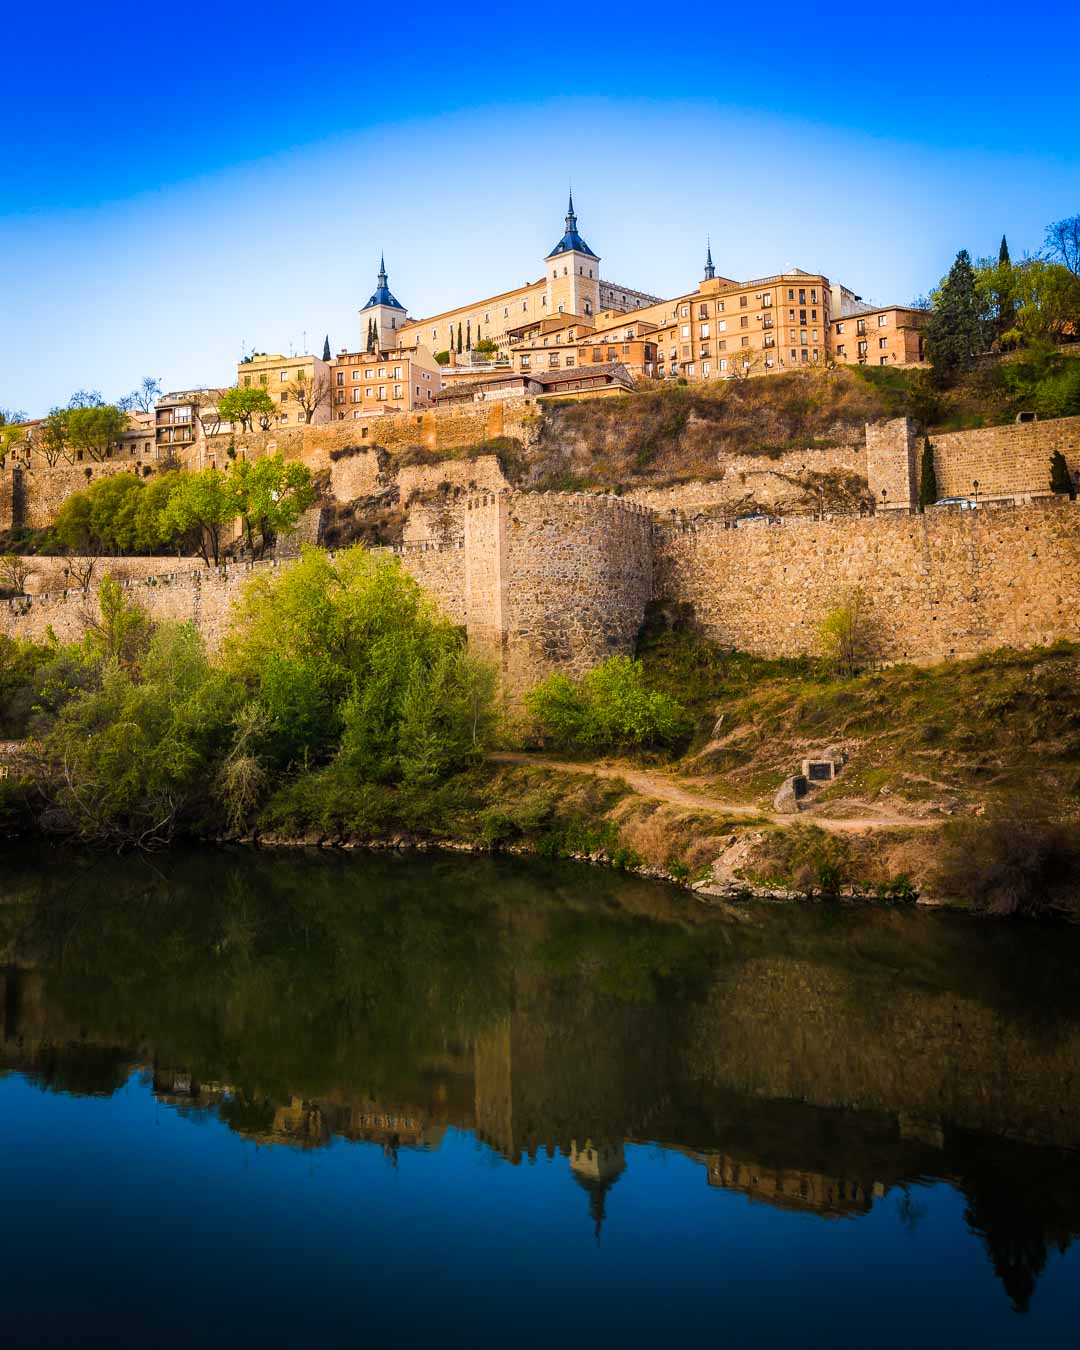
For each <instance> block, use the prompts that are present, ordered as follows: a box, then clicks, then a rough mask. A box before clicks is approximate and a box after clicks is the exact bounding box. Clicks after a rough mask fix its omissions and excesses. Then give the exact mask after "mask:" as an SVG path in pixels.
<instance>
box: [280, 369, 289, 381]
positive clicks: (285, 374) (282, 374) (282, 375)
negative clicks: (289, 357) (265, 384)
mask: <svg viewBox="0 0 1080 1350" xmlns="http://www.w3.org/2000/svg"><path fill="white" fill-rule="evenodd" d="M288 378H289V372H288V371H287V370H279V371H278V379H279V380H280V381H281V383H282V384H284V383H285V381H286V380H287V379H288Z"/></svg>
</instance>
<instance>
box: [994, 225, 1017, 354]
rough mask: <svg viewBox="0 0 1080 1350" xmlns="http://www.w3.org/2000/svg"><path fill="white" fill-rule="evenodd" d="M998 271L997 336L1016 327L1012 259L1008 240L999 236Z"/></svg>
mask: <svg viewBox="0 0 1080 1350" xmlns="http://www.w3.org/2000/svg"><path fill="white" fill-rule="evenodd" d="M998 273H999V275H1000V278H1001V279H1000V282H999V286H998V293H997V311H998V319H997V331H998V337H1000V336H1001V334H1002V333H1007V332H1008V331H1009V329H1010V328H1015V327H1016V301H1015V300H1014V299H1013V288H1012V259H1011V258H1010V257H1009V241H1008V240H1007V239H1006V238H1005V236H1004V235H1002V236H1001V247H1000V248H999V249H998Z"/></svg>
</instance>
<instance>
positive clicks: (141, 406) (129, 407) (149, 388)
mask: <svg viewBox="0 0 1080 1350" xmlns="http://www.w3.org/2000/svg"><path fill="white" fill-rule="evenodd" d="M160 397H161V381H160V380H155V379H154V377H153V376H152V375H144V376H143V378H142V381H141V383H140V384H139V387H138V389H133V390H132V391H131V393H130V394H125V395H124V397H123V398H122V399H120V400H119V402H118V403H117V405H116V406H117V407H118V408H119V409H120V410H121V412H136V411H138V412H144V413H148V412H150V411H152V409H153V407H154V404H155V403H156V402H157V401H158V399H159V398H160Z"/></svg>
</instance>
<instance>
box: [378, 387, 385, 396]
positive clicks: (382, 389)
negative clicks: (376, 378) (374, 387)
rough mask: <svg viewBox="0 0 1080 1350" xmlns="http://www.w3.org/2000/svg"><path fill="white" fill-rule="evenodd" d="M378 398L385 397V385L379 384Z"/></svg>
mask: <svg viewBox="0 0 1080 1350" xmlns="http://www.w3.org/2000/svg"><path fill="white" fill-rule="evenodd" d="M379 397H380V398H385V397H386V385H385V384H380V385H379Z"/></svg>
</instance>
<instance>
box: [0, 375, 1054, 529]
mask: <svg viewBox="0 0 1080 1350" xmlns="http://www.w3.org/2000/svg"><path fill="white" fill-rule="evenodd" d="M540 419H541V405H540V404H538V403H537V401H536V400H535V399H532V398H525V397H521V398H513V399H505V400H500V401H498V402H491V403H486V402H481V403H464V404H459V405H454V406H451V407H447V408H437V409H430V410H428V411H424V412H420V411H417V412H414V413H396V414H392V415H391V414H387V415H381V416H375V415H368V416H365V417H362V418H360V419H358V420H355V421H353V420H348V421H341V422H327V423H322V424H318V425H315V424H313V425H311V426H296V427H275V428H273V429H272V430H270V431H251V432H240V433H237V434H236V435H228V436H221V435H219V436H209V437H207V438H205V439H203V440H200V441H198V442H196V444H195V445H194V446H193V447H190V448H185V449H178V454H179V458H180V462H181V464H182V466H183V467H188V468H193V469H198V468H202V467H205V466H206V465H208V464H211V463H213V464H217V465H218V466H224V465H226V464H227V463H228V462H229V459H228V450H229V449H230V448H231V449H232V450H233V451H235V453H236V454H238V455H243V456H245V457H247V458H249V459H255V458H260V457H262V456H264V455H272V454H277V453H279V452H280V453H281V454H283V455H284V457H285V458H286V459H287V460H297V461H301V462H303V463H304V464H306V465H307V466H308V467H309V468H310V469H311V470H312V472H313V473H316V474H320V473H324V472H325V473H326V474H328V476H329V495H330V497H331V498H333V499H334V500H335V501H338V502H341V503H349V502H354V501H356V500H358V499H361V498H364V497H368V496H372V495H374V494H376V493H378V492H380V491H381V490H383V489H385V488H386V487H388V486H390V485H392V484H395V483H396V484H397V485H398V487H399V489H400V492H401V500H402V502H404V501H406V499H407V497H408V496H410V495H412V494H413V493H414V491H415V490H416V488H417V484H416V483H415V482H414V481H413V480H412V478H411V477H410V475H414V474H416V473H417V472H421V473H422V472H424V471H433V472H437V473H438V480H437V481H440V482H441V481H444V480H445V481H448V482H450V483H451V484H452V485H453V486H456V487H459V488H460V487H465V488H470V489H471V488H491V489H501V488H502V487H504V486H506V483H505V480H504V479H503V478H502V474H501V471H500V470H497V469H492V468H491V467H490V466H485V465H482V463H481V460H478V459H469V460H459V459H455V458H453V452H454V451H460V450H462V449H464V448H466V447H469V446H473V445H477V444H480V443H482V442H484V441H486V440H491V439H494V438H496V437H508V438H512V439H514V440H517V441H519V442H520V443H521V445H522V447H523V454H524V456H525V457H526V458H527V457H528V454H529V452H530V450H531V449H532V448H533V446H534V445H535V443H536V441H537V438H538V434H539V428H540ZM933 446H934V462H935V471H936V474H937V481H938V488H939V493H940V495H942V496H972V495H975V494H976V492H977V495H978V496H979V497H980V499H984V498H988V497H1010V498H1011V497H1016V496H1039V495H1045V494H1046V493H1048V492H1049V489H1050V457H1051V455H1052V454H1053V453H1054V452H1055V451H1057V450H1060V451H1061V452H1062V454H1063V455H1064V456H1065V459H1066V462H1067V464H1068V466H1069V470H1070V472H1071V473H1072V475H1073V477H1074V480H1075V479H1076V478H1077V476H1078V475H1080V417H1066V418H1057V419H1054V420H1050V421H1044V422H1032V423H1023V424H1019V425H1017V424H1010V425H1007V426H1000V427H986V428H983V429H980V430H975V431H962V432H948V433H941V434H939V435H936V436H935V437H934V438H933ZM157 449H158V448H156V447H155V449H154V450H153V451H152V452H151V455H150V456H147V455H140V456H136V457H132V458H125V459H119V458H110V459H107V460H104V461H102V462H100V463H92V464H91V463H80V464H76V465H72V464H67V463H62V464H56V465H52V466H50V465H48V464H47V463H46V461H45V459H44V457H43V456H41V455H40V453H39V452H37V451H36V450H31V452H30V453H29V456H26V455H24V454H21V453H20V454H14V453H13V454H11V455H9V456H8V459H7V461H6V462H5V464H3V465H0V530H6V529H9V528H11V527H12V526H13V525H15V526H19V525H24V526H30V527H34V528H40V527H43V526H46V525H48V524H50V523H51V522H52V520H53V519H54V518H55V515H56V512H57V511H58V509H59V507H60V505H61V504H62V503H63V501H64V500H65V499H66V498H67V497H68V496H70V495H71V493H73V492H76V491H79V490H81V489H83V488H85V487H86V486H87V483H88V482H91V481H93V480H95V479H97V478H100V477H102V476H107V475H110V474H115V473H127V472H134V473H137V474H139V475H141V476H147V475H149V474H152V473H154V472H159V471H160V470H161V469H162V468H163V467H164V463H165V462H164V461H162V460H160V459H158V458H156V455H157ZM406 451H412V452H417V451H419V452H424V453H426V454H427V455H429V456H431V455H444V456H445V458H443V459H441V460H439V461H438V462H437V463H434V464H423V463H421V464H418V465H409V464H404V465H400V466H399V463H398V459H399V457H400V456H401V455H402V454H403V453H404V452H406ZM921 453H922V438H921V437H918V436H916V434H915V428H914V426H913V425H912V424H911V423H910V422H909V421H907V420H906V419H904V418H898V419H895V420H893V421H889V422H879V423H872V424H870V425H868V426H867V427H866V429H865V436H864V442H863V444H862V445H861V446H859V445H835V446H831V447H830V446H824V447H822V446H817V447H808V448H807V449H805V450H791V451H785V452H783V453H781V454H770V453H765V452H763V453H761V454H755V455H747V454H741V455H734V454H733V455H720V456H718V459H717V465H716V472H715V473H714V474H712V475H710V478H709V479H708V480H706V481H700V482H685V483H677V484H675V485H673V486H666V487H651V486H648V485H644V484H643V485H641V486H636V487H633V488H631V489H630V490H629V491H628V492H627V493H626V494H625V495H626V496H627V497H628V498H629V499H630V500H633V501H637V502H639V503H641V504H642V505H645V506H649V507H651V508H652V509H654V510H656V511H660V512H663V511H679V512H682V513H684V514H693V513H695V512H700V511H701V510H703V509H709V508H724V507H729V506H730V507H733V508H735V509H738V507H739V506H740V504H741V503H744V502H748V503H752V504H753V506H754V507H755V508H761V509H768V510H775V511H781V512H782V511H793V510H802V511H813V510H815V509H820V510H826V511H827V510H830V509H834V510H835V509H837V506H838V503H837V502H836V501H835V500H829V485H828V483H827V482H825V481H824V480H826V479H827V478H829V477H830V476H832V477H833V478H836V477H837V476H840V477H845V476H846V477H848V478H851V479H856V480H865V483H866V490H867V493H868V495H869V497H870V498H872V499H873V501H874V502H875V504H876V506H877V508H878V509H879V510H880V509H886V510H888V509H894V508H895V509H905V510H906V509H909V508H910V507H912V506H914V505H915V504H916V502H917V499H918V483H919V467H920V458H921ZM470 465H473V466H475V467H474V468H470V467H468V466H470ZM976 482H977V483H978V484H979V486H978V489H975V487H974V484H975V483H976ZM415 533H417V531H414V534H415Z"/></svg>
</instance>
